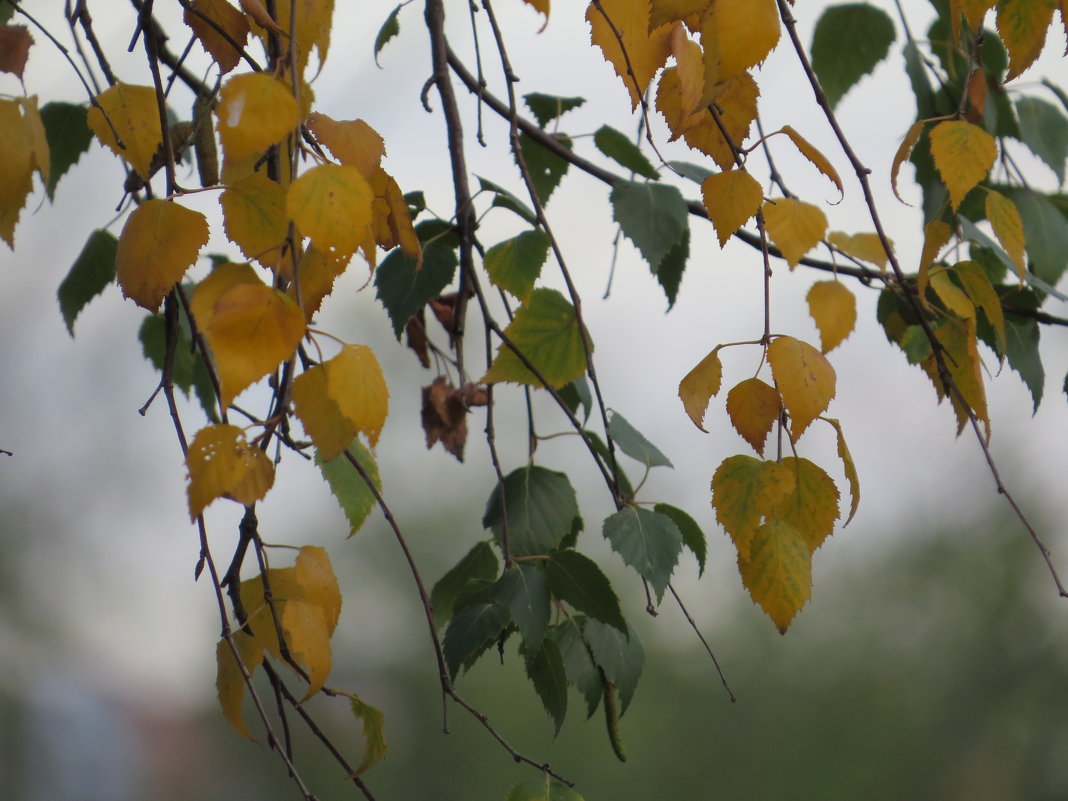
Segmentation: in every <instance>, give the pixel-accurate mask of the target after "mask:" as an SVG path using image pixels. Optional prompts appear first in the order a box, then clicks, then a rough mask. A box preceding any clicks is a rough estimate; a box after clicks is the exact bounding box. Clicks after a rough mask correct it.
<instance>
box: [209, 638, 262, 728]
mask: <svg viewBox="0 0 1068 801" xmlns="http://www.w3.org/2000/svg"><path fill="white" fill-rule="evenodd" d="M233 641H234V645H235V646H236V648H237V652H238V654H239V655H240V657H241V664H243V665H244V666H245V671H247V672H248V673H249V675H251V674H252V671H254V670H255V669H256V668H258V667H259V666H260V665H261V664H263V645H262V643H260V642H259V641H258V640H257V639H256V638H255V637H253V636H252V635H251V634H249V633H248V632H245V631H235V632H234V634H233ZM215 669H216V674H215V689H216V691H217V692H218V697H219V706H221V707H222V711H223V715H224V716H225V717H226V719H227V720H228V721H230V725H231V726H233V727H234V728H235V729H237V731H238V732H239V733H241V734H243V735H244V736H245V737H247V738H248V739H250V740H252V739H254V738H253V737H252V733H251V732H250V731H249V730H248V726H246V725H245V716H244V715H243V714H241V700H242V699H243V698H244V697H245V676H244V673H242V671H241V667H240V665H238V663H237V659H235V658H234V652H233V649H231V648H230V644H229V643H228V642H227V641H226V640H225V639H222V640H219V642H218V644H217V645H216V646H215Z"/></svg>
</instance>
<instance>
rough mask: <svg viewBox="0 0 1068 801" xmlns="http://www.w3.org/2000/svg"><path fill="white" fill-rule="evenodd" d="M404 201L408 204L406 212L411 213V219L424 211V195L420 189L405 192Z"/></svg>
mask: <svg viewBox="0 0 1068 801" xmlns="http://www.w3.org/2000/svg"><path fill="white" fill-rule="evenodd" d="M404 202H405V204H406V205H407V206H408V214H410V215H411V217H412V219H413V220H414V219H415V218H416V217H418V216H419V215H420V214H421V213H423V212H424V211H426V195H424V194H423V192H422V190H418V191H416V192H405V193H404Z"/></svg>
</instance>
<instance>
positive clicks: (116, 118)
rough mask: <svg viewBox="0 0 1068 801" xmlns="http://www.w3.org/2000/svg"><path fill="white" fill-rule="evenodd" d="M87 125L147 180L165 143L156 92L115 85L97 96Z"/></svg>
mask: <svg viewBox="0 0 1068 801" xmlns="http://www.w3.org/2000/svg"><path fill="white" fill-rule="evenodd" d="M88 123H89V127H90V128H91V129H92V131H93V133H94V134H96V138H97V139H99V140H100V141H101V142H102V143H103V144H104V145H106V146H107V147H108V148H109V149H110V150H112V151H113V152H114V153H115V155H117V156H118V157H119V158H121V159H124V160H125V161H126V162H128V163H129V165H130V166H131V167H133V168H134V170H136V171H137V174H138V175H140V176H141V177H142V178H144V179H145V180H146V181H147V180H148V178H149V176H150V175H151V173H152V170H151V165H152V157H153V156H154V155H155V154H156V150H157V148H159V146H160V144H162V142H163V129H162V128H160V125H159V105H158V104H157V103H156V90H155V89H153V88H152V87H151V86H132V85H130V84H127V83H117V84H115V85H114V86H112V87H111V88H110V89H107V90H105V91H103V92H101V93H100V94H99V95H97V98H96V102H95V103H94V104H93V105H92V106H90V108H89V116H88ZM115 134H118V135H119V139H118V140H116V139H115ZM120 140H121V144H120V143H119V141H120Z"/></svg>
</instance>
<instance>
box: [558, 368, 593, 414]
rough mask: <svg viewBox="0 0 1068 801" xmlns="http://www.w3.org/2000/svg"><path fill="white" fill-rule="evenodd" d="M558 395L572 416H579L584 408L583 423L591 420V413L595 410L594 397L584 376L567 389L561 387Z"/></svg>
mask: <svg viewBox="0 0 1068 801" xmlns="http://www.w3.org/2000/svg"><path fill="white" fill-rule="evenodd" d="M557 394H558V395H559V396H560V398H561V399H562V400H563V401H564V403H566V404H567V408H569V409H570V410H571V413H572V414H576V415H577V414H578V410H579V407H581V408H582V421H583V422H586V421H587V420H589V419H590V411H591V410H592V409H593V395H592V394H590V386H589V384H588V383H587V382H586V376H584V375H582V376H579V377H578V378H576V379H575V380H574V381H572V382H571V383H570V384H568V385H567V386H565V387H561V388H560V389H559V390H558V391H557Z"/></svg>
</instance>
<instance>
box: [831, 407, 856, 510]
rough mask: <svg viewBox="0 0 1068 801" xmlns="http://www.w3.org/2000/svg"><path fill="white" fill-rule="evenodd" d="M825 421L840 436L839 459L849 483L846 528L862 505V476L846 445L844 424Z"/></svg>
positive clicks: (833, 420)
mask: <svg viewBox="0 0 1068 801" xmlns="http://www.w3.org/2000/svg"><path fill="white" fill-rule="evenodd" d="M823 419H824V420H826V421H827V422H828V423H830V424H831V425H832V426H833V427H834V431H835V434H837V436H838V458H839V459H841V460H842V470H843V472H845V477H846V481H848V482H849V499H850V500H849V517H847V518H846V521H845V522H844V523H842V527H843V528H845V527H846V526H848V525H849V521H850V520H852V519H853V515H855V514H856V513H857V507H858V506H859V505H860V476H858V475H857V466H856V464H855V463H854V462H853V457H852V455H851V454H850V453H849V446H848V445H846V441H845V434H843V433H842V424H841V423H840V422H839V421H838V420H836V419H835V418H833V417H825V418H823Z"/></svg>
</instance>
